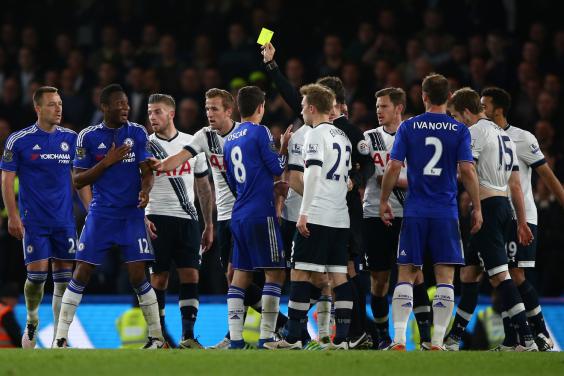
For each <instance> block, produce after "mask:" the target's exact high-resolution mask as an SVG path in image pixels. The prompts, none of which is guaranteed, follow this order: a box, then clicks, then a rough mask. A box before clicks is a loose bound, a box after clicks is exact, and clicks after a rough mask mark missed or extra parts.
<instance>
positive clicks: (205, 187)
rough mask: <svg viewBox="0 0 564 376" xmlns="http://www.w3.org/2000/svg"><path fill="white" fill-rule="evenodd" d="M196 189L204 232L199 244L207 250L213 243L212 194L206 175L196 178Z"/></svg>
mask: <svg viewBox="0 0 564 376" xmlns="http://www.w3.org/2000/svg"><path fill="white" fill-rule="evenodd" d="M196 189H197V190H198V200H199V201H200V208H201V209H202V217H204V223H205V227H204V232H203V233H202V241H201V246H202V250H203V251H204V252H206V251H208V250H209V249H210V248H211V246H212V244H213V218H212V212H213V204H214V199H213V194H212V190H211V186H210V181H209V179H208V175H206V176H202V177H199V178H196Z"/></svg>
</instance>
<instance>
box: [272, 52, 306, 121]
mask: <svg viewBox="0 0 564 376" xmlns="http://www.w3.org/2000/svg"><path fill="white" fill-rule="evenodd" d="M265 70H266V73H267V74H268V77H270V79H271V80H272V82H274V85H276V88H277V89H278V91H279V92H280V95H282V98H283V99H284V101H285V102H286V103H287V104H288V106H290V108H291V109H292V111H293V112H294V116H295V117H297V118H301V117H302V100H301V96H300V93H299V92H298V90H296V88H295V87H293V86H292V84H291V83H290V81H288V79H287V78H286V77H284V75H283V74H282V72H281V71H280V68H279V67H278V64H276V62H275V61H274V60H272V61H271V62H270V63H268V64H266V69H265Z"/></svg>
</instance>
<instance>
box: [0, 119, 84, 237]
mask: <svg viewBox="0 0 564 376" xmlns="http://www.w3.org/2000/svg"><path fill="white" fill-rule="evenodd" d="M76 139H77V135H76V133H75V132H74V131H72V130H70V129H67V128H63V127H60V126H57V127H55V130H54V131H53V132H45V131H43V130H42V129H41V128H39V126H38V125H37V123H36V124H33V125H32V126H30V127H27V128H24V129H22V130H21V131H19V132H14V133H12V134H11V135H10V137H8V139H7V140H6V144H5V148H4V154H3V156H2V163H1V164H0V168H1V169H2V170H5V171H12V172H15V173H16V174H17V176H18V179H19V184H20V190H19V210H20V216H21V219H22V222H23V223H24V224H26V225H39V226H48V227H60V226H64V227H66V226H73V227H74V226H75V224H74V217H73V214H72V203H73V201H72V195H73V187H72V176H71V169H72V160H73V159H74V156H75V146H76Z"/></svg>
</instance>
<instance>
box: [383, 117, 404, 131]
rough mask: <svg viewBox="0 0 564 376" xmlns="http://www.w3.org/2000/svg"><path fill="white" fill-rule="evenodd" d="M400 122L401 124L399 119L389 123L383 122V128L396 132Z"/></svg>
mask: <svg viewBox="0 0 564 376" xmlns="http://www.w3.org/2000/svg"><path fill="white" fill-rule="evenodd" d="M400 124H401V119H400V120H398V121H394V122H393V123H391V124H384V125H383V127H384V130H385V131H386V132H388V133H396V132H397V131H398V128H399V126H400Z"/></svg>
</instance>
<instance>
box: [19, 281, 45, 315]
mask: <svg viewBox="0 0 564 376" xmlns="http://www.w3.org/2000/svg"><path fill="white" fill-rule="evenodd" d="M45 280H47V272H28V273H27V279H26V280H25V285H24V296H25V306H26V309H27V322H28V323H30V324H34V325H37V323H38V322H39V305H40V304H41V301H42V300H43V289H44V287H45Z"/></svg>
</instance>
